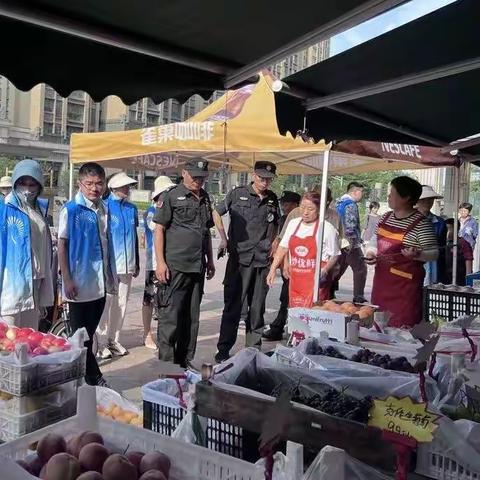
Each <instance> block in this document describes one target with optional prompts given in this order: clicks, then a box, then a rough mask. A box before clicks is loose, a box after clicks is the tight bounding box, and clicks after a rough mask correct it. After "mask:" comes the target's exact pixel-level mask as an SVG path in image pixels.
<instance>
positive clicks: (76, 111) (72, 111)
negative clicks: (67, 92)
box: [67, 105, 84, 123]
mask: <svg viewBox="0 0 480 480" xmlns="http://www.w3.org/2000/svg"><path fill="white" fill-rule="evenodd" d="M83 116H84V106H83V105H69V106H68V115H67V121H69V122H77V123H83Z"/></svg>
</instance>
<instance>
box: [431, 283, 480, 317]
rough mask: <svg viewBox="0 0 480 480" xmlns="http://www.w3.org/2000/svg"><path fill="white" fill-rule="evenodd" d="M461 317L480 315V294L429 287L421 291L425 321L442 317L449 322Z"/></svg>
mask: <svg viewBox="0 0 480 480" xmlns="http://www.w3.org/2000/svg"><path fill="white" fill-rule="evenodd" d="M458 288H465V287H458ZM462 315H480V292H469V291H468V292H466V291H463V292H462V291H458V290H447V289H445V288H436V287H431V286H430V287H425V288H424V289H423V316H424V319H425V320H426V321H432V320H433V319H434V318H435V317H442V318H444V319H445V320H446V321H447V322H451V321H452V320H455V319H457V318H458V317H461V316H462Z"/></svg>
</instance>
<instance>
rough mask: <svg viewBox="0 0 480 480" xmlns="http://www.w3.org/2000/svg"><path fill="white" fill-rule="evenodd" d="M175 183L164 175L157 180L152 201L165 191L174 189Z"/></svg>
mask: <svg viewBox="0 0 480 480" xmlns="http://www.w3.org/2000/svg"><path fill="white" fill-rule="evenodd" d="M174 186H175V183H173V182H172V181H171V180H170V178H169V177H167V176H166V175H162V176H160V177H157V178H156V179H155V187H154V188H153V192H152V200H153V199H154V198H156V197H158V196H159V195H160V194H161V193H163V192H164V191H165V190H168V189H169V188H171V187H174Z"/></svg>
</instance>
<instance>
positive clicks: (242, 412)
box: [194, 381, 396, 471]
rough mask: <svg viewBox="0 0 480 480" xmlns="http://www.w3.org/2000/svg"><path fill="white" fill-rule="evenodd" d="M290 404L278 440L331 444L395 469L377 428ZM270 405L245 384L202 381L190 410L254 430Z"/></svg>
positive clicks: (389, 448) (261, 424) (271, 400)
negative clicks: (232, 384)
mask: <svg viewBox="0 0 480 480" xmlns="http://www.w3.org/2000/svg"><path fill="white" fill-rule="evenodd" d="M290 405H291V407H290V408H289V410H288V412H287V413H286V414H285V415H287V419H286V422H285V425H284V428H283V430H282V434H281V437H280V440H281V441H288V440H290V441H293V442H297V443H300V444H302V445H304V446H305V447H307V448H308V449H313V450H316V451H319V450H321V449H322V448H323V447H324V446H326V445H331V446H334V447H337V448H341V449H343V450H345V451H346V452H347V453H348V454H349V455H351V456H353V457H355V458H357V459H358V460H360V461H362V462H365V463H367V464H369V465H373V466H376V467H379V468H382V469H384V470H388V471H392V470H394V469H395V465H396V455H395V451H394V449H393V447H392V446H391V445H390V444H389V443H387V442H385V441H384V440H383V438H382V432H381V430H379V429H376V428H371V427H368V426H367V425H364V424H362V423H358V422H354V421H351V420H345V419H342V418H339V417H334V416H331V415H327V414H325V413H322V412H320V411H318V410H315V409H313V408H310V407H307V406H305V405H300V404H298V403H295V402H291V404H290ZM274 407H275V398H274V397H270V396H267V395H260V396H259V395H256V394H255V392H253V391H252V390H249V389H247V388H242V387H238V386H235V389H232V387H231V386H230V385H227V384H221V385H220V384H216V385H214V384H211V383H210V382H205V381H202V382H199V383H197V384H196V385H195V408H194V410H195V411H196V412H197V413H198V414H199V415H201V416H203V417H207V418H212V419H216V420H219V421H221V422H225V423H228V424H230V425H237V426H238V427H241V428H243V429H247V430H248V431H251V432H256V433H258V434H261V433H262V430H263V429H264V426H265V419H267V418H269V417H271V416H273V415H275V412H276V410H273V411H272V409H273V408H274Z"/></svg>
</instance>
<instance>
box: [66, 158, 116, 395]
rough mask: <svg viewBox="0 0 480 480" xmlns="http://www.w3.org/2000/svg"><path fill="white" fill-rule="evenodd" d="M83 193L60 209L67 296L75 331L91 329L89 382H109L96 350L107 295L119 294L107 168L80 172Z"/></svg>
mask: <svg viewBox="0 0 480 480" xmlns="http://www.w3.org/2000/svg"><path fill="white" fill-rule="evenodd" d="M78 188H79V191H78V193H77V195H76V196H75V198H74V199H73V200H71V201H69V202H67V204H66V205H65V207H64V208H63V210H62V211H61V213H60V219H59V227H58V237H59V241H58V247H59V250H58V258H59V264H60V270H61V273H62V286H63V297H64V298H66V299H67V300H68V304H69V313H70V325H71V327H72V328H73V330H77V329H79V328H82V327H85V329H86V330H87V333H88V336H89V340H88V341H87V342H86V343H85V345H86V347H87V368H86V375H85V381H86V382H87V383H88V384H89V385H100V386H105V385H106V382H105V380H104V378H103V376H102V373H101V371H100V369H99V367H98V364H97V361H96V359H95V355H94V354H93V352H92V339H93V336H94V335H95V331H96V329H97V327H98V324H99V322H100V317H101V316H102V313H103V309H104V307H105V296H106V293H107V292H108V293H115V292H116V288H117V285H116V282H117V278H116V273H115V264H114V262H113V261H111V258H110V252H111V248H110V238H109V228H108V212H107V211H106V208H105V205H104V204H103V202H102V193H103V191H104V190H105V171H104V170H103V168H102V167H101V166H100V165H98V164H97V163H93V162H90V163H86V164H85V165H83V166H82V167H81V168H80V171H79V174H78Z"/></svg>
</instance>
